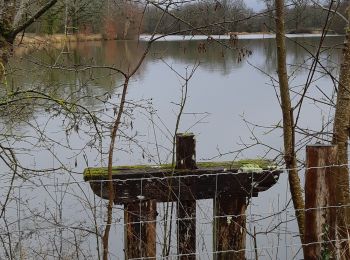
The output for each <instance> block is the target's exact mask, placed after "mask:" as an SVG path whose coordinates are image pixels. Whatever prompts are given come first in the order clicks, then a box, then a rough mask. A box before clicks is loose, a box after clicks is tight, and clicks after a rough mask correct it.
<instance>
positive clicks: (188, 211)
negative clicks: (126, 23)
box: [84, 134, 280, 259]
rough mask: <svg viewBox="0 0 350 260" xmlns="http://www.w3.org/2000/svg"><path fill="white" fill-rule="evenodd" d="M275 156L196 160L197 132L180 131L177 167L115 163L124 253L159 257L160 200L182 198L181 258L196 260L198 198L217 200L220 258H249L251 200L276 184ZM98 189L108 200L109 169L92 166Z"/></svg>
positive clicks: (89, 172) (89, 170)
mask: <svg viewBox="0 0 350 260" xmlns="http://www.w3.org/2000/svg"><path fill="white" fill-rule="evenodd" d="M279 174H280V171H279V170H277V169H276V168H275V167H272V166H271V162H270V161H263V160H244V161H239V162H218V163H212V162H204V163H198V164H197V163H196V150H195V138H194V135H193V134H178V135H177V136H176V166H175V167H172V166H171V165H161V166H124V167H123V166H121V167H114V168H113V186H114V194H115V199H114V202H115V203H116V204H123V205H124V208H125V211H124V212H125V213H124V219H125V231H124V232H125V258H126V259H130V258H142V257H147V259H149V258H154V259H155V257H156V252H155V251H156V250H155V248H156V232H155V230H156V226H155V225H156V224H155V223H156V215H157V212H156V203H158V202H172V201H173V202H177V214H178V216H177V230H178V232H177V233H178V234H179V235H178V254H179V259H196V224H195V223H196V221H195V218H196V200H201V199H213V200H214V229H213V230H214V234H213V235H214V245H215V248H214V251H215V252H218V253H215V254H214V258H215V259H244V258H245V237H246V230H245V223H246V217H245V210H246V207H247V201H248V199H249V198H251V197H256V196H258V193H259V192H262V191H265V190H267V189H269V188H270V187H271V186H273V185H274V184H275V183H276V182H277V180H278V178H279ZM84 178H85V180H86V181H89V183H90V186H91V188H92V190H93V191H94V193H95V194H96V195H98V196H100V197H102V198H104V199H108V182H107V181H106V180H107V169H106V168H87V169H86V170H85V171H84Z"/></svg>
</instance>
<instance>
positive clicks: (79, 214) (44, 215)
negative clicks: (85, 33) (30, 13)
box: [0, 36, 343, 259]
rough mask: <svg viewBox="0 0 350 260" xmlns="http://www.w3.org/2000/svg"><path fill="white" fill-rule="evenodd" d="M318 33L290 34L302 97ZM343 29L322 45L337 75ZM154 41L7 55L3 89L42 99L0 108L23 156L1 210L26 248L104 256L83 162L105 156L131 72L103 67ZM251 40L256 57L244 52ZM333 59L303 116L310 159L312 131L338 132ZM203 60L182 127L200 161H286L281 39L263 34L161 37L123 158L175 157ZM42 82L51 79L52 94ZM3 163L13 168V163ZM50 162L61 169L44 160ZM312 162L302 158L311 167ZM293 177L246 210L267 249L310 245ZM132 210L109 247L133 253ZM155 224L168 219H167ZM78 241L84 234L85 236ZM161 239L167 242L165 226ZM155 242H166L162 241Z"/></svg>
mask: <svg viewBox="0 0 350 260" xmlns="http://www.w3.org/2000/svg"><path fill="white" fill-rule="evenodd" d="M256 38H258V37H256ZM319 40H320V39H319V38H318V37H310V38H303V37H301V38H297V39H296V38H292V39H290V40H288V41H287V59H288V65H289V74H290V86H291V90H292V91H293V93H292V100H293V104H296V103H297V102H298V100H299V98H300V93H301V91H302V89H303V87H304V85H305V82H306V80H307V77H308V73H309V67H310V65H311V64H312V56H311V55H310V53H312V54H314V53H315V52H316V50H317V46H318V44H319ZM342 41H343V38H342V37H335V36H332V37H328V38H327V39H326V40H325V42H324V43H323V47H322V48H321V52H320V61H321V63H322V65H323V68H325V69H326V70H327V71H328V72H329V73H332V74H333V75H334V76H335V77H336V76H337V73H338V68H339V57H340V50H339V44H340V43H341V42H342ZM145 47H146V42H144V41H140V42H132V41H107V42H87V43H75V44H69V45H68V46H49V47H45V48H39V49H36V50H34V49H32V48H28V49H25V48H20V49H18V50H17V51H16V53H15V56H14V57H13V59H12V60H11V62H10V64H9V69H10V72H11V73H10V74H9V75H8V77H7V79H6V84H3V85H4V88H3V89H2V90H1V91H2V93H6V92H5V91H7V93H9V92H10V93H15V92H16V91H20V90H33V91H31V92H30V94H28V93H27V94H26V95H33V96H36V97H37V101H36V102H34V103H33V102H31V101H28V100H29V99H28V100H27V99H26V98H23V97H28V96H25V95H24V96H23V95H22V96H21V100H20V101H19V102H21V103H20V105H19V106H16V107H13V106H11V104H9V105H8V106H7V107H6V109H2V110H1V111H0V112H1V118H0V125H1V127H2V133H3V136H2V137H1V138H2V143H1V144H2V145H3V144H6V146H9V147H15V148H16V150H15V151H16V156H17V158H18V160H19V161H20V163H21V166H22V168H20V170H19V175H20V177H19V176H16V178H15V188H14V189H13V190H12V193H11V195H12V196H11V198H13V199H11V201H10V204H9V207H8V210H7V214H6V215H7V218H8V221H9V224H6V223H4V221H3V220H2V222H1V226H0V228H1V232H2V233H3V237H4V238H5V237H6V234H8V232H11V233H12V235H11V238H12V241H16V242H17V247H16V248H17V249H18V248H21V250H17V251H16V250H14V249H12V250H13V251H14V252H17V254H22V256H23V255H28V256H36V257H38V255H46V256H47V257H48V258H60V257H63V256H65V257H69V256H70V257H74V258H76V257H77V256H78V257H80V258H81V259H85V258H91V259H96V252H97V250H96V245H97V242H96V237H95V236H94V235H92V234H91V232H95V231H96V230H95V228H94V226H95V224H96V225H97V226H98V230H99V231H102V230H103V229H102V228H103V225H104V223H105V222H104V221H105V211H106V208H105V206H104V203H105V202H104V201H102V200H101V199H100V198H98V197H94V195H93V193H92V191H91V189H90V188H89V185H88V184H87V183H85V182H84V181H83V178H82V174H81V173H82V171H83V170H84V168H86V167H87V166H90V167H93V166H101V165H103V166H105V165H106V162H107V154H106V151H107V149H108V145H109V129H110V126H111V122H112V119H113V116H114V111H115V104H119V103H118V102H119V99H120V94H121V85H122V84H123V78H122V76H121V75H120V74H118V73H116V72H115V71H111V70H109V69H106V68H96V67H98V66H105V67H106V66H113V67H115V68H119V69H121V70H123V71H131V70H132V69H133V68H134V67H135V66H136V64H137V62H138V60H139V59H140V57H141V55H142V54H143V52H144V49H145ZM227 47H230V48H227ZM248 52H249V53H250V52H251V55H249V57H248V56H247V55H245V56H244V57H243V56H242V55H241V56H240V55H239V53H241V54H242V53H248ZM87 67H94V68H93V69H87ZM323 68H321V66H317V68H316V73H315V74H314V76H313V80H312V83H311V85H310V88H309V89H308V91H307V98H306V99H305V101H304V103H303V106H302V109H301V113H300V115H301V116H300V118H299V121H298V125H299V128H298V133H299V134H298V136H297V145H298V146H297V148H298V149H299V150H298V157H299V158H300V159H301V160H302V159H303V158H304V153H305V144H306V143H307V142H316V141H322V142H326V141H327V140H330V137H331V135H330V132H331V130H332V124H328V122H329V121H331V120H332V115H333V112H334V108H333V107H332V101H331V100H330V99H332V98H333V97H334V79H333V80H332V78H331V77H330V76H329V74H327V73H325V71H324V69H323ZM194 69H195V71H194V73H193V76H192V78H191V79H190V80H188V82H187V87H188V93H187V99H186V104H185V107H184V112H183V114H182V116H181V121H180V125H179V129H178V132H193V133H194V134H195V135H196V140H197V161H203V160H216V161H220V160H235V159H239V158H257V157H259V158H260V157H262V158H270V159H275V160H276V161H277V162H278V163H280V162H281V160H282V157H281V155H280V151H283V149H282V146H283V139H282V136H281V134H282V132H281V129H280V126H281V123H282V122H281V111H280V106H279V100H278V94H277V93H278V89H277V88H276V87H277V83H276V80H277V75H276V51H275V43H274V39H269V37H265V38H264V39H261V37H260V39H240V40H238V42H237V44H236V45H232V44H230V43H229V42H228V41H227V40H223V41H221V42H215V41H210V42H208V41H207V40H205V39H201V38H199V39H196V38H194V39H191V40H186V39H170V40H168V41H160V42H156V43H154V45H153V47H152V49H151V51H150V53H149V54H148V55H147V57H146V59H145V60H144V62H143V64H142V66H141V67H140V69H139V70H138V72H137V73H136V74H135V76H134V77H132V79H131V82H130V86H129V89H128V95H127V105H126V114H125V116H124V117H123V120H122V123H123V126H122V132H120V138H118V140H117V147H116V152H115V158H114V164H115V165H133V164H158V163H165V162H169V161H171V151H172V135H173V134H174V131H175V123H176V119H177V116H178V113H179V105H178V104H179V103H180V102H181V97H182V93H183V92H182V91H183V90H184V88H183V86H184V84H185V80H184V78H186V77H187V76H188V75H190V74H191V72H192V71H193V70H194ZM186 75H187V76H186ZM34 90H41V91H44V92H45V93H47V94H48V95H50V96H51V98H53V99H54V102H50V101H48V100H47V99H46V97H45V96H42V95H40V94H37V92H34ZM30 97H31V96H30ZM62 101H64V102H66V101H67V102H73V103H75V104H78V105H81V106H83V107H85V108H86V109H88V110H89V111H90V112H92V113H93V114H94V115H95V116H96V119H97V120H98V123H99V124H101V125H100V126H98V130H99V134H100V136H102V138H99V135H97V134H96V129H95V128H94V125H93V124H92V121H91V120H87V119H86V118H87V116H86V113H84V110H83V108H79V107H75V106H74V107H73V106H71V105H70V104H68V103H63V104H65V107H66V108H67V109H70V111H72V109H77V111H78V112H79V111H81V114H79V115H77V117H75V118H73V117H69V116H67V115H66V114H65V112H64V111H63V110H62V109H61V108H62V107H60V106H58V104H61V105H62ZM329 104H330V105H329ZM72 122H73V123H72ZM321 132H322V133H321ZM1 166H2V168H3V169H5V168H6V166H5V165H4V164H3V163H2V164H1ZM47 168H50V169H55V170H54V171H52V172H51V171H46V170H45V171H43V172H41V171H39V170H40V169H47ZM56 168H57V169H56ZM6 169H8V168H6ZM29 169H36V170H37V172H35V171H32V170H29ZM303 173H304V172H303V170H301V171H300V175H301V177H302V175H303ZM9 176H11V175H9V171H8V170H7V171H4V172H2V173H1V178H2V179H3V186H4V187H3V190H4V191H3V194H2V196H3V197H2V198H1V203H4V201H5V196H6V194H7V191H8V187H9V186H10V181H11V177H9ZM286 177H287V176H286V174H282V176H281V178H280V180H279V182H278V184H276V185H275V186H274V187H273V188H271V189H270V190H268V191H266V192H263V193H261V194H259V197H258V198H253V199H252V201H251V202H250V207H249V208H248V210H247V214H248V217H247V223H248V224H247V227H248V231H249V232H250V233H253V230H254V228H255V229H256V232H257V234H258V235H257V238H258V239H257V243H258V248H259V250H258V253H259V256H260V258H259V259H270V258H275V259H292V258H296V259H298V258H300V257H301V256H300V254H298V251H299V249H300V241H299V239H298V238H297V234H296V233H295V232H296V231H297V229H296V225H295V221H294V214H293V208H292V203H291V202H290V196H289V191H288V189H289V188H288V184H287V181H286ZM211 206H212V202H211V201H201V202H199V203H198V205H197V214H198V219H197V224H198V229H197V235H198V236H197V237H198V240H197V246H198V253H199V259H211V255H212V253H211V252H212V251H213V248H212V235H211V231H212V227H211V224H212V223H211V220H212V211H211V209H210V208H211ZM158 208H159V211H160V212H161V211H162V209H163V207H162V205H159V207H158ZM122 216H123V212H122V209H121V207H120V206H117V207H116V210H115V218H114V219H115V221H114V222H113V228H112V231H113V232H112V234H111V241H112V242H110V244H111V251H112V258H111V259H123V251H122V250H123V232H122V230H123V218H122ZM160 218H161V216H159V219H160ZM6 226H7V227H6ZM157 228H158V230H159V231H160V230H161V226H160V225H158V226H157ZM90 231H91V232H90ZM173 235H174V234H173ZM72 241H78V242H79V243H78V244H79V248H77V247H76V246H74V245H75V244H76V243H73V242H72ZM158 242H159V243H161V242H162V238H161V236H160V237H158ZM4 244H5V245H6V246H5V247H3V248H4V250H2V249H0V252H1V254H0V258H2V257H5V255H6V250H5V248H6V249H7V251H9V250H11V249H10V248H9V246H8V243H4ZM253 248H254V245H253V240H252V239H251V237H249V236H248V239H247V258H248V259H254V254H255V253H254V250H253ZM175 249H176V248H175V245H173V249H172V253H176V250H175ZM157 250H158V252H157V253H159V254H160V253H161V245H158V247H157ZM18 252H20V253H18ZM61 259H63V258H61Z"/></svg>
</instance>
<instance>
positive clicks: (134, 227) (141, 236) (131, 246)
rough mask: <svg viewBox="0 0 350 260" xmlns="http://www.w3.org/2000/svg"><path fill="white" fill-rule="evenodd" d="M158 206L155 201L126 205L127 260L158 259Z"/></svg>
mask: <svg viewBox="0 0 350 260" xmlns="http://www.w3.org/2000/svg"><path fill="white" fill-rule="evenodd" d="M156 205H157V203H156V201H155V200H147V201H140V202H134V203H128V204H125V205H124V221H125V223H126V225H125V228H124V235H125V239H124V240H125V241H124V242H125V258H126V259H132V258H142V257H147V259H156V258H155V257H156V217H157V207H156Z"/></svg>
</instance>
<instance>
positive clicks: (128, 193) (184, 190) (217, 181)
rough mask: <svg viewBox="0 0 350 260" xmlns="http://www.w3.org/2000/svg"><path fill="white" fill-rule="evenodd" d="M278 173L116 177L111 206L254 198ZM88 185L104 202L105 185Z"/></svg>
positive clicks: (199, 171) (213, 172) (206, 172)
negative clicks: (142, 199) (220, 196)
mask: <svg viewBox="0 0 350 260" xmlns="http://www.w3.org/2000/svg"><path fill="white" fill-rule="evenodd" d="M218 173H221V174H223V175H221V174H219V175H218ZM280 173H281V172H280V171H263V172H259V173H237V170H232V171H230V170H226V171H224V170H221V171H219V170H202V169H196V170H193V171H189V172H183V173H182V174H177V173H174V175H173V176H171V175H163V174H160V173H158V172H157V173H153V174H150V175H149V176H148V177H147V176H144V177H143V178H139V176H137V177H136V176H135V178H131V177H130V175H123V174H120V175H118V177H119V178H114V182H113V185H114V187H115V196H116V198H115V203H116V204H125V203H128V202H137V201H138V200H139V199H138V196H139V195H140V194H142V195H143V196H144V197H145V199H154V200H156V201H157V202H166V201H177V200H178V199H181V200H188V199H196V200H198V199H212V198H214V197H215V195H217V194H226V195H231V196H236V197H237V196H238V197H246V196H247V197H254V196H257V194H258V193H259V192H262V191H265V190H267V189H269V188H270V187H272V186H273V185H274V184H275V183H276V182H277V181H278V178H279V175H280ZM170 179H171V181H170ZM89 183H90V186H91V188H92V190H93V191H94V193H95V194H96V195H98V196H100V197H102V198H104V199H108V192H107V191H108V189H107V187H108V185H107V184H108V182H105V181H103V180H92V181H90V182H89ZM141 187H142V191H141ZM169 194H170V196H169Z"/></svg>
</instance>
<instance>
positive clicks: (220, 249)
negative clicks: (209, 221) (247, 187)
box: [213, 195, 247, 260]
mask: <svg viewBox="0 0 350 260" xmlns="http://www.w3.org/2000/svg"><path fill="white" fill-rule="evenodd" d="M246 209H247V198H246V197H241V198H237V197H231V196H226V195H219V196H218V197H217V198H216V199H214V231H213V239H214V259H216V260H236V259H237V260H241V259H245V246H246V215H245V214H246Z"/></svg>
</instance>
